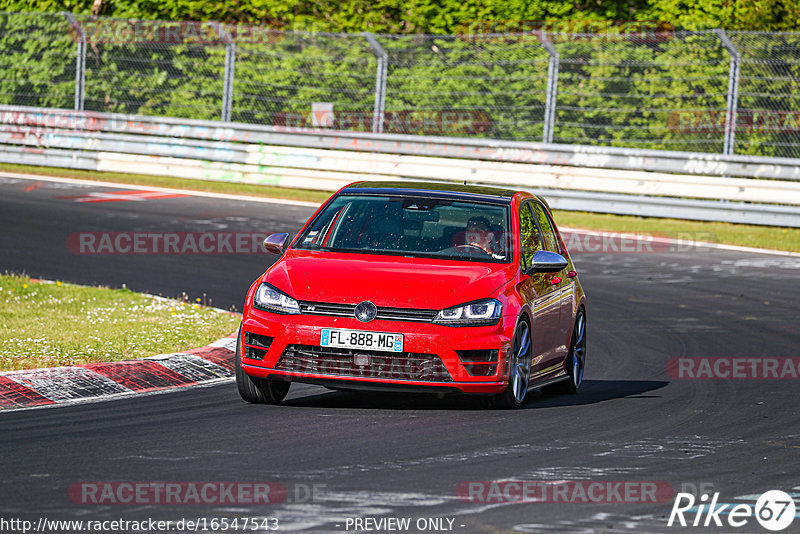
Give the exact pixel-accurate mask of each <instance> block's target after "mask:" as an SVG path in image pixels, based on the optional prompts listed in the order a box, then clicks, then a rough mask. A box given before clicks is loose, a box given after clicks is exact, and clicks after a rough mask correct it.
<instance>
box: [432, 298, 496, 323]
mask: <svg viewBox="0 0 800 534" xmlns="http://www.w3.org/2000/svg"><path fill="white" fill-rule="evenodd" d="M502 312H503V305H502V304H500V302H499V301H497V300H495V299H485V300H479V301H476V302H470V303H468V304H462V305H461V306H453V307H452V308H447V309H445V310H442V311H440V312H439V313H438V314H437V315H436V318H435V319H434V320H433V322H434V323H437V324H443V325H448V326H479V325H490V324H495V323H497V321H498V319H499V318H500V315H501V313H502Z"/></svg>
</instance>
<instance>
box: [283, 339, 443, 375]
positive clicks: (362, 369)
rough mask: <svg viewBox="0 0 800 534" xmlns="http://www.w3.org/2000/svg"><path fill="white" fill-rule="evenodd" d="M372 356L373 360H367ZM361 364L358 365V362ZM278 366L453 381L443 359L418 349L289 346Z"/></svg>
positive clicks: (323, 372) (300, 370) (299, 370)
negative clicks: (389, 350) (406, 350)
mask: <svg viewBox="0 0 800 534" xmlns="http://www.w3.org/2000/svg"><path fill="white" fill-rule="evenodd" d="M367 356H368V357H369V358H368V359H369V363H366V364H365V363H364V361H365V360H366V359H367V358H366V357H367ZM357 360H358V361H359V363H361V365H358V364H357V363H356V361H357ZM275 369H278V370H281V371H292V372H296V373H313V374H319V375H335V376H348V377H359V378H382V379H387V380H415V381H419V382H452V381H453V379H452V378H451V377H450V373H448V372H447V369H446V368H445V366H444V364H443V363H442V360H441V359H440V358H439V357H438V356H437V355H435V354H420V353H415V352H380V351H367V350H350V349H339V348H334V347H318V346H314V345H289V346H287V347H286V349H285V350H284V351H283V354H282V355H281V357H280V359H279V360H278V363H277V364H276V365H275Z"/></svg>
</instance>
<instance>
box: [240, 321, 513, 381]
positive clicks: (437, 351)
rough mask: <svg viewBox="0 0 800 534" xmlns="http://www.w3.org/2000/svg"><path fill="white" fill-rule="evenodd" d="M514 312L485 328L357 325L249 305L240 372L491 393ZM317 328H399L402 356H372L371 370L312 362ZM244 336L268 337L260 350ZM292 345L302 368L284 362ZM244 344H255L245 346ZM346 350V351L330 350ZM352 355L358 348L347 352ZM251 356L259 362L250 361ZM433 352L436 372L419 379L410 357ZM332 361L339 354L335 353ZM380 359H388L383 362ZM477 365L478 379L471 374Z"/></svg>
mask: <svg viewBox="0 0 800 534" xmlns="http://www.w3.org/2000/svg"><path fill="white" fill-rule="evenodd" d="M515 323H516V317H511V316H503V317H501V318H500V321H499V322H498V324H496V325H493V326H475V327H448V326H442V325H437V324H432V323H417V322H406V321H388V320H375V321H372V322H369V323H362V322H360V321H358V320H356V319H355V318H352V317H327V316H315V315H308V314H304V315H280V314H274V313H270V312H265V311H261V310H257V309H252V308H251V309H249V310H247V312H246V313H245V317H244V321H243V328H242V340H241V343H242V345H241V346H242V347H243V351H242V352H243V354H242V360H241V361H242V369H243V370H244V372H245V373H247V374H248V375H251V376H256V377H263V378H266V377H270V378H282V379H285V380H290V381H297V382H308V383H315V384H322V385H327V386H333V387H342V388H353V389H380V390H383V389H389V390H401V391H430V392H448V391H451V392H462V393H483V394H493V393H499V392H502V391H503V390H505V389H506V387H507V385H508V369H507V357H508V353H509V351H510V347H511V338H512V335H513V332H514V327H515ZM323 328H343V329H348V330H361V331H373V332H392V333H401V334H403V336H404V339H403V344H404V345H403V350H404V352H403V353H391V352H385V353H380V354H378V353H373V354H375V356H376V357H378V358H377V359H379V360H380V361H381V362H382V363H381V364H380V366H379V368H378V369H377V370H376V369H374V368H373V369H367V368H366V367H363V368H359V367H357V366H354V365H353V366H350V367H349V368H346V369H345V368H344V367H343V366H342V365H341V362H339V363H337V364H336V365H330V366H327V367H326V365H325V364H324V362H323V363H322V364H321V365H316V364H315V363H314V361H313V357H314V354H315V353H316V352H319V351H320V347H319V346H320V338H321V331H322V329H323ZM245 333H251V334H256V335H258V336H265V337H267V338H271V342H270V343H269V347H268V348H266V349H265V348H264V347H263V346H260V347H259V346H258V345H251V344H248V343H245ZM297 347H306V348H307V349H309V350H308V351H307V352H305V353H304V354H305V355H306V359H305V360H304V361H305V362H311V364H310V365H297V361H296V360H295V361H294V364H295V365H294V366H288V368H287V365H286V363H287V359H289V358H290V357H291V356H292V355H294V354H295V352H296V348H297ZM249 348H259V350H257V351H249V350H248V349H249ZM457 351H494V354H495V355H496V356H495V360H494V361H493V362H488V363H492V365H487V364H486V363H480V364H477V365H476V364H475V362H474V361H470V360H468V359H467V360H464V359H462V356H463V355H464V353H463V352H462V353H461V354H462V356H460V355H459V352H457ZM338 352H346V351H338ZM353 352H354V353H355V352H359V353H361V352H364V351H358V350H354V351H353ZM251 354H252V355H257V357H259V358H260V359H254V358H250V357H249V356H250V355H251ZM422 357H434V358H435V360H436V361H435V362H433V363H431V365H435V367H436V372H434V373H425V374H424V379H414V377H415V376H421V375H420V374H419V373H418V372H417V371H418V370H419V369H421V367H419V365H422V364H419V365H418V363H419V362H416V361H415V362H414V363H413V364H412V363H411V359H415V358H416V359H417V360H420V359H421V358H422ZM337 358H340V359H341V358H344V359H346V358H347V355H343V354H337ZM387 362H388V363H387ZM438 362H440V363H438ZM412 365H413V369H414V370H415V372H412V373H398V372H395V370H396V369H401V368H402V369H409V366H412ZM476 369H481V371H480V374H481V375H482V376H475V373H476V372H477V371H476Z"/></svg>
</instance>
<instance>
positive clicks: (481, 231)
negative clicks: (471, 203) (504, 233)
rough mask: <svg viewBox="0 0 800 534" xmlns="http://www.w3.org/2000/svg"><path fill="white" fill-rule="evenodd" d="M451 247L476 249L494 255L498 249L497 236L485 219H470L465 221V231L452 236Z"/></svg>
mask: <svg viewBox="0 0 800 534" xmlns="http://www.w3.org/2000/svg"><path fill="white" fill-rule="evenodd" d="M453 246H468V247H476V248H479V249H481V250H483V251H484V252H485V253H486V254H489V255H494V254H495V253H496V252H497V251H498V249H499V247H498V246H497V236H496V235H495V233H494V232H493V231H492V225H491V223H489V220H488V219H487V218H486V217H472V218H470V219H469V221H467V229H466V230H462V231H461V232H458V233H457V234H456V235H455V236H453Z"/></svg>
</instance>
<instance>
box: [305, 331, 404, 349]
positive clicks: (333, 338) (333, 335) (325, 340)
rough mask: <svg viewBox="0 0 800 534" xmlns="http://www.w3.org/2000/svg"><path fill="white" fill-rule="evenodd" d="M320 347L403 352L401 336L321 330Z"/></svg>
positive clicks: (386, 333) (384, 333) (382, 333)
mask: <svg viewBox="0 0 800 534" xmlns="http://www.w3.org/2000/svg"><path fill="white" fill-rule="evenodd" d="M320 345H322V346H323V347H341V348H343V349H368V350H380V351H383V352H403V334H391V333H388V332H364V331H361V330H343V329H339V328H323V329H322V334H321V336H320Z"/></svg>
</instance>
